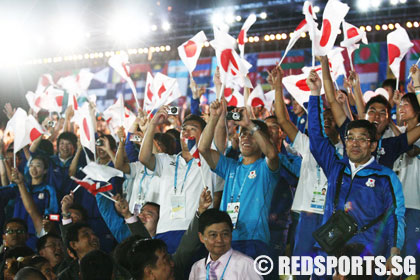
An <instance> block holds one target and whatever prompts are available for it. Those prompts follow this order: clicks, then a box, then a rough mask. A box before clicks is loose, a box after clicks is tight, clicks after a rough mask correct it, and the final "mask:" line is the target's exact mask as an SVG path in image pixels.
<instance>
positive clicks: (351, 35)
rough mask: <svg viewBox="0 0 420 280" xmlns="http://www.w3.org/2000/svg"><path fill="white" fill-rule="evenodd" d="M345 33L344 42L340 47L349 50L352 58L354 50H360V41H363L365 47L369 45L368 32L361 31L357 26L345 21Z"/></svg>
mask: <svg viewBox="0 0 420 280" xmlns="http://www.w3.org/2000/svg"><path fill="white" fill-rule="evenodd" d="M343 31H344V40H343V41H341V43H340V46H342V47H345V48H347V52H348V54H349V57H350V58H351V54H352V53H353V52H354V50H357V49H358V48H359V42H360V41H362V42H363V44H365V45H367V44H368V40H367V38H366V32H365V31H363V30H360V29H359V28H357V27H356V26H354V25H352V24H350V23H347V22H345V21H343Z"/></svg>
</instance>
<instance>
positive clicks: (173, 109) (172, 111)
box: [167, 106, 178, 115]
mask: <svg viewBox="0 0 420 280" xmlns="http://www.w3.org/2000/svg"><path fill="white" fill-rule="evenodd" d="M167 112H168V114H169V115H178V107H176V106H171V107H169V108H168V110H167Z"/></svg>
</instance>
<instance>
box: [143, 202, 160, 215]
mask: <svg viewBox="0 0 420 280" xmlns="http://www.w3.org/2000/svg"><path fill="white" fill-rule="evenodd" d="M146 205H151V206H154V207H156V208H157V210H158V213H159V211H160V205H159V204H157V203H154V202H151V201H147V202H146V203H145V204H144V205H143V207H144V206H146ZM143 207H142V208H143Z"/></svg>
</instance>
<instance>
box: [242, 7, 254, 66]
mask: <svg viewBox="0 0 420 280" xmlns="http://www.w3.org/2000/svg"><path fill="white" fill-rule="evenodd" d="M256 21H257V16H256V15H255V14H251V15H249V16H248V18H247V19H246V21H245V22H244V25H242V28H241V31H240V32H239V35H238V47H239V51H240V53H241V58H244V54H245V40H246V38H247V37H246V33H247V32H248V30H249V29H250V28H251V26H252V25H253V24H254V23H255V22H256Z"/></svg>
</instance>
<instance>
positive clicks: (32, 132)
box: [25, 115, 45, 142]
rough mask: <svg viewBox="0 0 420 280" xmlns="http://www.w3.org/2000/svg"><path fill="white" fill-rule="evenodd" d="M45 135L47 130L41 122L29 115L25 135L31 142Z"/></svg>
mask: <svg viewBox="0 0 420 280" xmlns="http://www.w3.org/2000/svg"><path fill="white" fill-rule="evenodd" d="M44 133H45V130H44V129H43V128H42V126H41V125H40V124H39V122H38V121H37V120H36V119H35V118H34V116H32V115H28V117H27V119H26V125H25V135H26V136H27V137H29V141H30V142H33V141H35V140H36V139H38V137H40V136H42V134H44Z"/></svg>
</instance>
